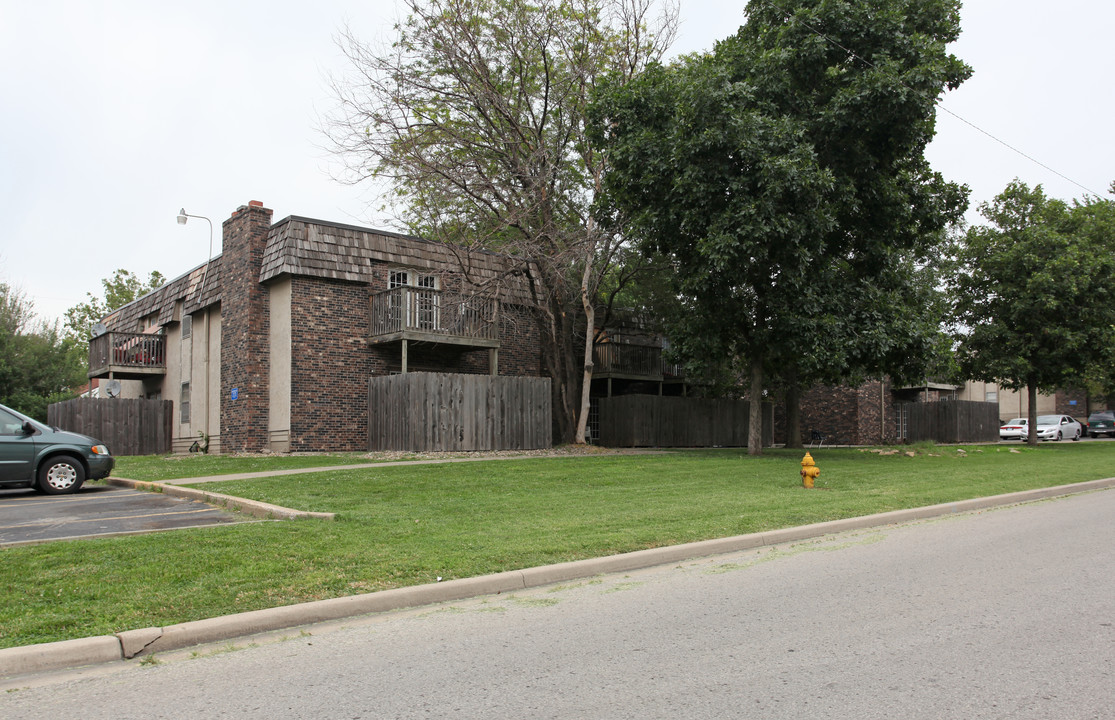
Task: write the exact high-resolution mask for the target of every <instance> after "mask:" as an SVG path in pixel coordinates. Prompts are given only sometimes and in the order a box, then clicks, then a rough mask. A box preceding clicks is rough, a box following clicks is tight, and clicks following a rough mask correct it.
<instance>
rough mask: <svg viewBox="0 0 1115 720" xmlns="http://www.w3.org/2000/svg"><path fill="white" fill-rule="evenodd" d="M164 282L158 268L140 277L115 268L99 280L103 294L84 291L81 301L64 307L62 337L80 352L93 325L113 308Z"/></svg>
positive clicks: (156, 287) (82, 350) (164, 279)
mask: <svg viewBox="0 0 1115 720" xmlns="http://www.w3.org/2000/svg"><path fill="white" fill-rule="evenodd" d="M165 282H166V278H165V277H163V275H162V273H160V272H158V271H153V272H152V273H151V274H150V275H148V276H147V280H146V281H144V280H141V279H140V277H139V275H136V274H135V273H133V272H131V271H130V270H123V269H121V270H117V271H116V272H114V273H113V274H112V277H110V278H105V279H102V280H101V285H102V286H103V287H104V295H103V297H94V296H93V293H86V294H85V295H86V298H87V299H86V301H85V302H83V303H80V304H78V305H75V306H73V307H72V308H70V309H69V310H67V311H66V322H65V333H66V340H67V341H69V342H70V343H71V344H72V345H73V346H74V347H76V348H78V349H79V351H80V352H84V351H85V349H87V348H86V347H85V345H86V343H88V342H89V338H90V337H92V334H93V333H92V329H93V326H94V325H96V324H97V323H99V322H100V321H101V320H102V319H104V317H105V316H106V315H108V314H109V313H110V312H112V311H113V310H116V309H117V308H121V307H123V306H125V305H127V304H128V303H130V302H132V301H133V300H135V299H137V298H140V297H143V296H144V295H146V294H147V293H149V292H151V291H152V290H156V289H158V288H160V287H162V285H163V284H164V283H165Z"/></svg>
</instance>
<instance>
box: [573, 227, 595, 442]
mask: <svg viewBox="0 0 1115 720" xmlns="http://www.w3.org/2000/svg"><path fill="white" fill-rule="evenodd" d="M595 251H596V243H595V242H594V243H591V244H590V245H589V251H588V252H587V253H586V254H585V272H584V275H582V276H581V304H582V305H583V306H584V308H585V370H584V376H583V377H582V378H581V406H580V410H579V411H578V413H577V434H576V435H575V436H574V438H573V442H574V443H576V444H577V445H584V444H585V442H586V438H585V429H586V428H587V427H588V408H589V403H590V402H591V399H590V393H591V391H592V355H593V345H594V342H593V340H594V339H595V335H596V308H595V307H593V304H592V294H591V293H590V292H589V283H590V281H591V279H592V265H593V262H592V261H593V253H595Z"/></svg>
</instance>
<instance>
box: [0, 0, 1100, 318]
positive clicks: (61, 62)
mask: <svg viewBox="0 0 1115 720" xmlns="http://www.w3.org/2000/svg"><path fill="white" fill-rule="evenodd" d="M744 6H745V3H744V2H738V3H730V2H724V1H723V0H681V17H682V26H681V34H680V37H679V39H678V42H677V44H676V45H675V50H676V51H677V52H692V51H699V50H707V49H710V48H711V47H712V44H713V42H714V41H716V40H718V39H721V38H723V37H726V36H728V35H730V34H732V33H733V32H734V31H735V30H736V29H737V28H738V26H739V25H740V24H741V23H742V21H743V7H744ZM395 17H396V3H395V2H394V0H364V1H363V2H346V1H344V0H316V1H315V2H306V1H305V0H299V1H293V0H268V1H267V2H264V1H262V0H244V1H240V0H215V1H210V0H191V2H188V3H162V2H150V1H146V2H141V1H130V0H117V1H112V0H97V1H96V2H89V1H88V0H72V1H64V0H34V1H33V2H32V1H29V0H0V67H2V68H3V71H2V72H0V98H2V99H3V100H2V102H3V110H2V112H0V218H2V221H0V227H2V228H3V230H2V231H0V282H7V283H9V284H11V285H14V286H15V287H17V288H19V289H21V290H22V291H23V292H24V293H25V294H26V295H28V296H29V297H30V298H31V299H32V300H33V301H34V304H35V309H36V311H37V312H38V313H39V314H40V315H41V316H43V317H47V318H57V317H61V315H62V313H63V312H64V311H65V310H66V309H67V308H69V307H71V306H73V305H75V304H77V303H79V302H82V301H84V300H85V294H86V293H87V292H92V293H94V294H96V295H100V290H101V287H100V280H101V278H104V277H108V276H109V275H110V274H111V273H112V272H113V270H115V269H116V268H126V269H129V270H132V271H133V272H137V273H140V274H141V275H143V276H146V275H147V273H149V272H150V271H152V270H158V271H160V272H162V273H163V274H164V275H166V276H167V277H168V278H174V277H176V276H178V275H180V274H182V273H183V272H186V271H187V270H189V269H190V268H192V267H194V266H196V265H199V264H201V263H203V262H204V261H205V259H206V257H207V254H208V251H209V230H208V226H207V225H206V224H205V222H204V221H200V220H191V221H190V222H189V224H187V225H186V226H185V227H182V226H179V225H178V224H176V222H175V216H176V215H177V214H178V210H179V208H181V207H185V209H186V211H187V212H189V213H192V214H196V215H204V216H208V217H209V218H211V219H212V221H213V224H214V228H215V233H214V236H215V240H214V243H215V247H214V252H215V253H219V252H220V224H221V222H222V221H223V220H224V219H226V218H227V217H228V216H229V215H230V214H231V213H232V211H233V210H235V209H236V208H237V207H238V206H240V205H243V204H246V203H247V202H248V201H249V200H260V201H262V202H263V203H264V204H265V205H266V206H267V207H269V208H272V209H273V210H274V211H275V219H276V220H278V219H281V218H283V217H286V216H287V215H303V216H307V217H313V218H319V219H323V220H332V221H336V222H346V223H352V224H361V225H368V224H375V225H382V223H378V222H377V220H378V218H377V217H376V216H375V214H374V212H373V211H372V210H371V209H370V208H369V206H370V205H374V204H375V201H376V197H375V194H374V192H373V191H371V189H369V188H361V187H359V186H357V187H353V186H348V185H344V184H341V183H339V182H337V181H336V180H334V179H333V177H332V175H333V174H334V173H335V171H336V167H335V162H334V161H332V160H331V159H330V158H329V156H328V154H327V153H326V152H325V151H324V150H323V149H322V145H323V139H322V137H321V135H320V132H319V130H318V126H319V124H318V122H319V121H318V117H319V114H321V113H325V112H327V111H328V110H329V108H330V106H331V102H332V101H331V95H330V92H329V89H328V83H327V79H326V78H327V76H328V75H329V74H330V73H338V72H343V70H344V69H345V61H344V59H343V58H342V57H341V55H340V52H339V50H338V49H337V47H336V44H335V42H334V38H335V37H336V35H337V33H338V31H339V30H340V29H341V28H342V27H343V26H344V25H345V24H346V23H347V24H348V25H349V26H350V27H351V29H352V30H353V31H354V32H355V33H356V34H357V35H358V36H360V37H362V38H364V39H375V38H385V39H386V38H389V37H390V35H391V26H392V22H393V19H394V18H395ZM962 18H963V28H964V32H963V35H962V37H961V39H960V41H959V42H958V43H957V44H956V45H955V46H954V47H953V48H952V50H953V52H955V53H956V54H957V55H959V56H960V57H961V58H962V59H964V60H965V61H966V62H968V63H969V64H970V65H972V66H973V68H974V69H975V74H974V76H973V77H972V79H971V80H969V81H968V82H967V83H965V84H964V85H963V86H962V87H961V88H960V89H959V90H958V91H956V92H953V93H950V94H949V95H948V96H946V98H945V100H944V103H943V106H944V108H945V109H947V110H949V111H951V112H952V113H955V114H956V115H958V116H960V118H963V120H961V119H957V118H956V117H954V116H952V115H950V114H948V113H946V112H940V113H939V114H938V117H939V120H938V137H937V139H936V140H935V141H934V142H933V144H932V146H931V147H930V149H929V157H930V161H931V162H932V164H933V166H934V167H935V168H936V169H937V170H939V171H941V172H942V173H944V175H945V176H946V177H947V178H948V179H950V180H955V181H959V182H963V183H966V184H968V185H969V186H970V187H971V188H972V195H971V197H972V204H973V207H975V206H977V205H978V204H979V203H981V202H984V201H987V200H989V199H991V198H992V197H994V196H995V195H996V194H997V193H998V192H1000V191H1001V190H1002V189H1003V188H1004V187H1005V186H1006V184H1007V183H1008V182H1009V181H1010V180H1011V179H1012V178H1014V177H1019V178H1021V179H1023V180H1024V181H1026V182H1027V183H1029V184H1031V185H1035V184H1039V183H1040V184H1042V185H1043V186H1044V187H1045V189H1046V191H1047V193H1048V194H1050V195H1052V196H1054V197H1060V198H1064V199H1070V198H1080V197H1083V196H1084V195H1085V194H1086V192H1088V191H1090V192H1092V193H1099V194H1106V193H1107V190H1108V186H1109V185H1110V183H1111V182H1112V181H1113V180H1115V144H1113V142H1112V139H1111V120H1112V115H1113V114H1112V106H1113V98H1112V90H1111V83H1110V80H1109V79H1108V77H1107V73H1108V71H1109V68H1110V56H1109V53H1107V52H1105V48H1107V47H1109V45H1110V34H1111V31H1112V28H1113V27H1115V3H1112V2H1110V0H1060V2H1051V0H968V2H967V3H966V5H965V7H964V9H963V11H962ZM965 121H966V122H965ZM968 123H971V124H974V125H976V126H978V127H979V130H977V129H974V128H972V127H971V125H969V124H968ZM981 131H982V132H981ZM985 133H988V134H990V135H992V136H994V137H996V138H998V139H999V140H1001V141H1003V142H1005V143H1007V144H1009V145H1010V146H1012V147H1013V148H1016V149H1017V150H1019V151H1021V152H1023V153H1025V154H1026V155H1029V156H1030V157H1032V158H1035V159H1036V160H1038V161H1040V162H1041V163H1043V164H1044V165H1046V166H1048V167H1049V168H1051V169H1052V170H1050V169H1046V168H1044V167H1042V166H1041V165H1039V164H1036V163H1034V162H1032V161H1031V160H1029V159H1027V158H1025V157H1023V156H1022V155H1020V154H1018V153H1016V152H1014V151H1012V150H1009V149H1007V148H1006V147H1004V146H1003V145H1002V144H1000V143H999V142H997V141H996V140H994V139H992V138H991V137H989V136H988V134H985ZM1061 175H1063V176H1065V177H1067V178H1068V179H1067V180H1066V179H1065V178H1063V177H1061ZM1074 183H1078V184H1079V185H1077V184H1074ZM1080 186H1083V187H1080ZM1084 188H1087V191H1086V190H1085V189H1084ZM972 216H973V217H975V216H974V215H972Z"/></svg>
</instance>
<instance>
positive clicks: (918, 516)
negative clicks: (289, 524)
mask: <svg viewBox="0 0 1115 720" xmlns="http://www.w3.org/2000/svg"><path fill="white" fill-rule="evenodd" d="M486 459H490V458H486ZM470 460H471V459H470V458H464V459H460V460H458V461H461V462H468V461H470ZM419 462H423V461H419ZM430 462H436V461H430ZM441 462H444V461H441ZM384 464H386V463H370V464H368V465H364V466H362V467H369V466H371V467H375V466H377V465H384ZM390 464H399V463H390ZM343 467H345V468H350V469H355V468H356V467H357V466H352V465H346V466H343ZM327 469H329V470H333V469H337V468H335V467H331V468H327ZM321 470H322V469H321V468H313V469H307V470H298V471H288V472H286V473H285V474H293V473H296V472H321ZM276 474H279V473H262V474H261V473H247V474H245V475H242V476H235V477H246V476H256V477H258V476H262V475H268V476H273V475H276ZM225 477H226V478H231V477H234V476H225ZM132 482H134V481H132ZM178 482H186V481H185V480H180V481H178ZM1113 486H1115V478H1107V479H1104V480H1093V481H1089V482H1082V483H1075V484H1072V485H1062V486H1058V487H1051V488H1041V489H1036V490H1025V491H1022V492H1015V493H1008V494H1004V495H994V496H991V497H985V498H974V499H971V500H961V501H958V502H951V503H943V504H940V505H931V506H928V507H921V508H911V509H908V510H896V511H892V512H886V513H879V514H875V515H868V516H864V517H857V518H847V519H844V520H833V521H829V522H823V523H815V524H812V525H805V526H801V527H796V528H785V529H782V530H772V531H768V532H761V533H751V534H748V535H738V536H735V537H729V538H719V539H714V540H705V541H702V542H694V543H686V544H684V545H675V546H672V547H662V548H654V549H650V550H640V551H636V552H631V553H624V554H621V555H611V556H608V557H602V558H593V559H589V560H578V561H574V562H566V563H559V564H556V565H546V566H543V567H536V568H527V569H523V570H512V571H508V572H502V573H497V574H494V575H485V576H482V577H475V578H462V579H459V580H450V581H448V582H442V583H435V584H430V585H418V586H412V587H405V588H396V589H394V590H385V591H382V592H376V593H369V594H365V595H354V596H349V597H341V598H333V599H330V600H319V601H315V602H309V603H302V604H299V605H288V606H284V607H277V608H269V609H266V610H254V611H251V612H244V613H237V614H234V615H227V616H224V617H217V618H210V619H207V620H197V621H193V622H186V623H179V624H176V625H169V626H166V627H149V628H140V629H135V630H126V631H123V632H119V633H116V634H114V635H102V636H98V637H90V638H80V639H76V640H64V641H61V642H55V643H46V644H42V645H30V646H23V647H14V648H5V649H0V677H12V676H17V675H20V674H30V673H38V672H44V671H48V670H57V669H64V668H75V667H79V666H83V665H92V664H96V663H105V662H114V661H119V660H128V659H131V658H135V657H142V656H145V655H151V654H153V653H156V652H166V651H170V650H178V649H181V648H186V647H191V646H194V645H201V644H205V643H211V642H220V641H226V640H230V639H233V638H239V637H243V636H247V635H253V634H257V633H263V632H269V631H274V630H281V629H284V628H291V627H297V626H300V625H309V624H312V623H317V622H323V621H329V620H338V619H341V618H346V617H354V616H358V615H366V614H369V613H381V612H385V611H388V610H397V609H400V608H408V607H417V606H422V605H432V604H436V603H443V602H451V601H456V600H462V599H464V598H471V597H478V596H483V595H492V594H496V593H501V592H513V591H516V590H523V589H526V588H533V587H539V586H544V585H552V584H555V583H563V582H569V581H571V580H577V579H584V578H589V577H593V576H596V575H602V574H607V573H619V572H629V571H632V570H637V569H642V568H648V567H653V566H656V565H664V564H669V563H677V562H682V561H685V560H691V559H694V558H699V557H708V556H712V555H719V554H723V553H730V552H737V551H739V550H746V549H748V548H754V547H762V546H769V545H777V544H780V543H788V542H795V541H800V540H805V539H809V538H815V537H820V536H823V535H828V534H833V533H839V532H844V531H848V530H856V529H862V528H868V527H877V526H882V525H892V524H896V523H903V522H910V521H914V520H922V519H925V518H933V517H940V516H944V515H952V514H954V513H962V512H972V511H978V510H983V509H987V508H993V507H1000V506H1004V505H1014V504H1017V503H1024V502H1033V501H1036V500H1044V499H1047V498H1053V497H1059V496H1063V495H1070V494H1074V493H1082V492H1092V491H1097V490H1104V489H1107V488H1111V487H1113ZM175 489H176V490H187V489H186V488H175ZM195 492H196V491H195ZM224 497H227V496H224ZM235 499H236V498H234V500H235Z"/></svg>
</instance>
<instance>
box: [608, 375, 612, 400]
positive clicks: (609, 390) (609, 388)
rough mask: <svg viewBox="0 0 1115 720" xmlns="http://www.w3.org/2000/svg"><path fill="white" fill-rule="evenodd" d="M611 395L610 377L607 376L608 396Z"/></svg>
mask: <svg viewBox="0 0 1115 720" xmlns="http://www.w3.org/2000/svg"><path fill="white" fill-rule="evenodd" d="M611 396H612V379H611V378H608V397H611Z"/></svg>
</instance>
